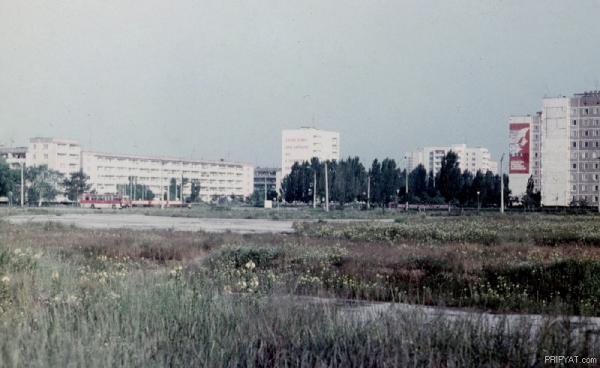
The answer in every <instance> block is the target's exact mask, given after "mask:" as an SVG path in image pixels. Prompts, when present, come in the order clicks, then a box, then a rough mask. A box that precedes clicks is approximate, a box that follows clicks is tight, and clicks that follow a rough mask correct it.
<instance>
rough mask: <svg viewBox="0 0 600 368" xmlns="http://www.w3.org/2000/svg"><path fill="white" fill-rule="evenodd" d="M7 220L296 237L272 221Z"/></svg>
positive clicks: (288, 227) (81, 217)
mask: <svg viewBox="0 0 600 368" xmlns="http://www.w3.org/2000/svg"><path fill="white" fill-rule="evenodd" d="M6 220H7V221H8V222H10V223H12V224H27V223H46V222H53V223H59V224H63V225H74V226H78V227H82V228H86V229H132V230H154V229H158V230H161V229H162V230H164V229H173V230H177V231H206V232H214V233H222V232H226V231H231V232H233V233H238V234H264V233H292V232H294V229H293V221H281V220H279V221H276V220H268V219H216V218H184V217H166V216H144V215H136V214H131V215H130V214H101V213H100V214H73V213H66V214H62V215H60V216H56V215H15V216H9V217H7V218H6Z"/></svg>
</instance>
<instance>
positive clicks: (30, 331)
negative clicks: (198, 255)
mask: <svg viewBox="0 0 600 368" xmlns="http://www.w3.org/2000/svg"><path fill="white" fill-rule="evenodd" d="M115 262H116V263H122V261H118V262H117V261H115V260H104V259H98V260H94V261H93V262H92V261H90V263H91V264H94V263H95V265H94V266H93V267H90V268H87V267H83V269H84V270H87V271H84V272H81V269H82V268H81V267H80V266H79V265H71V264H68V263H67V264H65V263H63V262H62V261H60V260H56V259H52V258H51V257H50V258H48V257H46V256H44V257H43V258H41V259H39V260H38V262H37V266H36V268H35V271H33V272H27V273H16V274H15V273H13V276H14V277H13V279H12V280H11V283H10V284H9V285H8V289H9V293H10V295H11V297H10V298H11V302H10V303H11V306H10V308H9V309H8V310H6V311H5V312H4V313H3V314H2V315H0V352H1V354H0V355H1V360H0V364H1V365H3V366H7V367H47V366H89V367H106V366H144V367H152V366H161V367H162V366H247V367H279V366H310V367H313V366H337V367H353V366H372V367H379V366H394V367H397V366H455V367H458V366H460V367H468V366H472V367H479V366H498V367H500V366H502V367H504V366H525V365H531V364H536V363H537V364H539V362H541V361H543V356H544V355H545V354H549V353H551V354H558V355H561V354H565V355H566V354H574V355H582V356H584V355H586V356H587V355H591V354H592V355H593V354H597V353H598V351H597V346H598V345H597V341H596V340H593V339H591V340H590V338H589V337H588V338H587V340H586V338H585V337H584V336H576V338H574V337H573V336H571V333H570V331H569V327H568V326H566V325H547V326H543V327H542V329H541V330H540V331H539V333H535V334H532V333H531V331H532V330H531V326H530V325H528V324H527V323H523V324H522V325H521V326H519V328H516V329H514V328H512V329H509V328H508V327H507V325H505V324H498V325H491V324H487V323H486V322H485V321H481V320H459V321H445V320H434V321H433V322H432V321H426V320H425V319H424V318H423V316H422V315H420V314H418V313H407V314H399V315H389V314H382V315H380V316H379V318H377V319H375V320H368V321H363V320H361V319H353V318H348V317H347V316H345V315H343V314H340V313H338V312H337V311H336V310H335V308H334V307H332V306H329V305H313V304H305V305H300V304H296V303H293V302H287V301H285V300H282V299H279V298H271V297H269V296H268V295H261V294H254V293H242V294H225V293H223V292H222V291H221V286H220V285H217V284H214V283H212V282H210V281H207V280H206V278H204V277H203V276H204V275H202V274H201V273H196V272H192V271H189V272H188V271H186V270H185V269H184V270H181V271H179V270H178V269H177V268H175V269H171V270H170V271H175V272H168V271H169V270H166V269H164V270H162V269H159V270H155V271H145V270H135V267H132V266H131V265H130V266H129V268H127V271H126V272H124V274H123V275H121V276H116V274H115V272H114V267H115V265H114V264H112V265H111V263H115ZM88 266H89V265H88ZM11 267H12V266H11ZM117 268H119V267H117ZM101 269H108V271H106V273H107V276H106V279H105V280H104V281H102V282H100V281H99V279H98V277H99V276H98V275H99V274H100V273H101V272H105V271H100V270H101ZM73 270H79V271H76V272H75V271H73ZM57 274H58V276H56V275H57ZM82 277H85V278H87V279H88V280H91V279H93V278H95V281H96V282H94V283H91V284H90V283H86V281H82Z"/></svg>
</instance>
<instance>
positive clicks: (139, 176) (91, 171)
mask: <svg viewBox="0 0 600 368" xmlns="http://www.w3.org/2000/svg"><path fill="white" fill-rule="evenodd" d="M81 157H82V159H81V162H82V164H81V166H82V169H83V172H85V173H86V174H87V175H89V177H90V180H89V182H90V183H91V185H92V189H95V190H96V191H97V192H99V193H117V192H118V190H119V188H118V187H119V186H121V185H126V184H128V183H129V182H130V178H133V179H131V180H132V181H134V182H135V183H136V184H138V185H142V186H145V187H147V188H149V189H150V190H152V192H153V193H155V194H156V195H157V196H158V194H159V193H168V190H167V187H168V186H169V185H170V183H171V180H172V179H175V181H176V183H177V184H178V185H180V184H181V181H182V178H184V179H185V181H186V184H185V185H184V187H183V195H184V197H185V196H187V195H189V194H190V193H191V185H192V182H196V183H197V184H199V185H200V198H201V199H202V200H203V201H210V200H212V199H214V198H218V197H226V196H234V197H240V198H245V197H248V196H250V195H251V194H252V191H253V190H254V168H253V166H251V165H249V164H243V163H236V162H229V161H206V160H187V159H180V158H169V157H158V156H138V155H122V154H112V153H101V152H91V151H83V152H82V156H81ZM171 199H172V200H175V199H177V200H180V197H179V198H171Z"/></svg>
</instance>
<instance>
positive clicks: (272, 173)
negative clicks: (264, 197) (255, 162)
mask: <svg viewBox="0 0 600 368" xmlns="http://www.w3.org/2000/svg"><path fill="white" fill-rule="evenodd" d="M281 180H282V179H281V169H279V168H276V167H257V168H255V169H254V190H255V191H259V192H261V193H262V192H264V191H265V188H266V190H267V192H275V193H277V194H279V190H280V188H281Z"/></svg>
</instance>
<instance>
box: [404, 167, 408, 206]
mask: <svg viewBox="0 0 600 368" xmlns="http://www.w3.org/2000/svg"><path fill="white" fill-rule="evenodd" d="M404 161H405V163H406V170H405V175H404V176H405V179H406V183H405V188H406V206H405V208H404V209H405V210H406V212H408V156H404Z"/></svg>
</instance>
